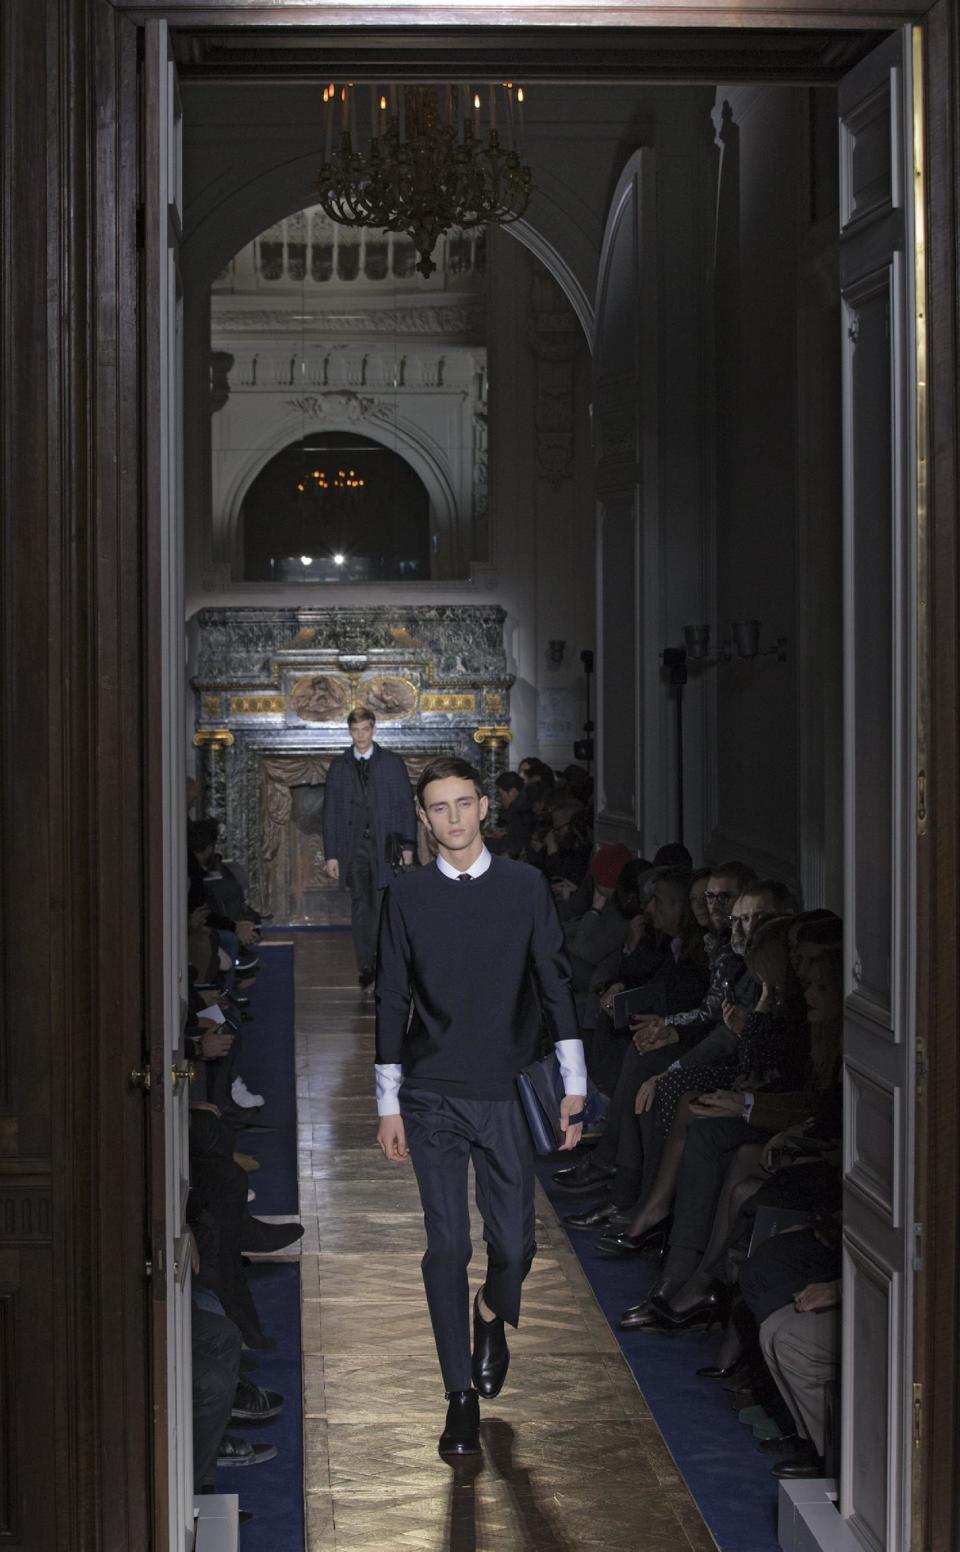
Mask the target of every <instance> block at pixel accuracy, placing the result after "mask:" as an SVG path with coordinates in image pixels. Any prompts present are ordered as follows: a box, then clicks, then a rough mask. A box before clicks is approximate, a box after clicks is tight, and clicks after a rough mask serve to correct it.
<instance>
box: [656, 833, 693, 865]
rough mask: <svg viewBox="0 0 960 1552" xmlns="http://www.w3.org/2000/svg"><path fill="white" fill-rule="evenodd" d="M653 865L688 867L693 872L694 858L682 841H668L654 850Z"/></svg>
mask: <svg viewBox="0 0 960 1552" xmlns="http://www.w3.org/2000/svg"><path fill="white" fill-rule="evenodd" d="M653 865H654V867H655V868H686V870H687V872H688V873H691V872H692V871H693V858H692V857H691V855H690V853H689V852H688V851H687V848H686V847H685V846H684V845H683V843H682V841H668V842H667V844H666V845H665V846H660V847H658V848H657V850H656V851H655V852H654V854H653Z"/></svg>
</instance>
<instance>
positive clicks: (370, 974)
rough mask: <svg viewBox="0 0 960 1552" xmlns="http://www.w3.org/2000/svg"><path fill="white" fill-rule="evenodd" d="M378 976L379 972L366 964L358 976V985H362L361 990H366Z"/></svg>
mask: <svg viewBox="0 0 960 1552" xmlns="http://www.w3.org/2000/svg"><path fill="white" fill-rule="evenodd" d="M376 976H377V973H376V971H375V970H371V969H370V966H369V965H367V966H365V968H364V969H363V970H361V971H360V974H359V975H358V976H357V985H358V986H359V987H360V989H361V991H366V989H367V987H368V986H372V985H373V983H374V981H375V980H376Z"/></svg>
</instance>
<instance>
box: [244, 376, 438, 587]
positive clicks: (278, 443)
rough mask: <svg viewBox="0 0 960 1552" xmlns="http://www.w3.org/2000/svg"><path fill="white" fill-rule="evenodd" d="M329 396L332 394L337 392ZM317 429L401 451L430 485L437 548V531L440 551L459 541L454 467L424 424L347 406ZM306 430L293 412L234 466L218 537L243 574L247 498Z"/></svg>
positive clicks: (301, 418)
mask: <svg viewBox="0 0 960 1552" xmlns="http://www.w3.org/2000/svg"><path fill="white" fill-rule="evenodd" d="M325 397H326V399H327V400H329V399H330V398H331V397H332V396H331V395H326V396H325ZM314 429H322V430H323V431H340V432H343V433H349V434H355V435H362V436H365V437H369V438H370V440H371V442H379V443H380V445H381V446H383V447H389V448H390V449H391V451H392V452H395V453H397V454H398V456H399V457H401V458H402V459H403V460H404V461H405V462H406V463H408V464H409V465H410V467H411V468H412V469H413V470H414V472H415V473H416V474H417V475H418V476H419V478H420V480H421V481H422V483H423V485H424V486H425V488H426V491H427V496H428V498H429V502H430V531H431V549H433V548H434V544H433V536H434V535H436V538H437V541H438V542H437V544H436V549H437V552H438V553H443V552H444V550H448V549H450V548H451V547H454V546H455V544H456V540H457V533H456V529H457V519H458V509H457V498H456V492H455V490H454V487H453V484H452V481H451V479H450V476H449V472H448V471H447V470H446V469H445V468H444V466H443V459H442V456H441V455H440V454H439V453H438V450H437V449H436V448H435V447H432V446H430V445H429V444H428V442H427V439H426V438H425V437H424V436H423V435H422V433H421V432H420V430H419V428H418V427H416V426H412V425H410V424H409V423H408V422H405V421H403V420H400V419H398V420H391V421H390V423H389V425H384V424H382V423H378V422H377V421H376V420H375V419H373V418H372V417H364V416H351V415H350V414H348V413H347V412H346V410H345V409H344V410H341V411H340V412H339V413H338V412H336V411H334V412H333V413H330V412H329V411H327V412H326V413H325V414H324V416H323V420H322V425H320V424H318V426H317V427H315V428H314ZM303 434H304V422H303V416H302V415H300V414H296V415H290V416H287V417H285V418H284V419H283V420H282V421H280V422H279V423H278V424H276V425H274V426H272V427H271V429H270V431H269V432H268V434H267V436H266V437H265V438H264V439H263V441H262V442H261V443H260V445H259V446H258V447H256V448H251V449H250V450H249V452H248V455H247V457H246V458H245V459H244V461H243V463H242V464H241V465H240V466H239V468H237V469H236V470H234V473H233V475H232V477H231V479H230V482H229V484H228V486H227V487H226V490H225V491H224V492H223V495H222V504H221V509H220V512H219V513H216V512H215V513H214V521H215V523H217V521H218V519H219V524H218V526H217V527H216V528H215V530H214V536H213V537H214V543H215V545H216V546H217V551H218V554H219V555H220V557H221V559H222V560H224V561H226V562H227V563H228V564H229V565H230V567H231V570H232V571H233V574H234V577H235V578H237V579H238V580H239V579H240V577H241V575H242V569H243V568H242V558H241V555H240V543H239V536H240V513H241V510H242V507H243V502H244V498H245V497H246V494H247V492H248V490H249V489H250V487H251V485H252V484H253V482H254V480H255V479H256V478H257V475H258V474H260V472H261V471H262V470H263V469H265V468H266V466H267V464H268V463H269V462H270V461H271V459H272V458H275V457H276V455H277V454H278V453H281V452H283V450H284V448H286V447H290V446H292V445H293V443H295V442H297V441H299V440H300V438H301V437H302V436H303Z"/></svg>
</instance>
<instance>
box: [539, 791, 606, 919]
mask: <svg viewBox="0 0 960 1552" xmlns="http://www.w3.org/2000/svg"><path fill="white" fill-rule="evenodd" d="M547 812H548V817H549V825H550V828H549V829H548V830H547V831H546V833H545V835H544V836H543V837H542V839H540V840H536V839H534V838H532V837H531V842H530V846H529V847H528V850H527V860H528V861H529V862H532V863H533V864H534V866H535V867H538V868H539V869H540V871H541V872H542V873H543V874H544V875H545V877H546V878H547V880H548V882H549V884H550V888H551V890H552V891H553V895H554V898H555V899H558V900H566V899H569V898H570V896H571V895H574V894H575V893H576V891H577V890H578V889H579V887H580V885H581V884H582V883H583V880H584V878H585V877H586V875H587V872H588V869H589V865H590V853H591V851H592V849H593V834H592V830H591V825H590V816H589V814H588V813H587V810H586V809H585V808H584V806H583V804H582V803H578V802H577V801H576V800H575V799H574V798H569V797H555V798H554V799H553V800H552V802H550V803H549V804H548V806H547Z"/></svg>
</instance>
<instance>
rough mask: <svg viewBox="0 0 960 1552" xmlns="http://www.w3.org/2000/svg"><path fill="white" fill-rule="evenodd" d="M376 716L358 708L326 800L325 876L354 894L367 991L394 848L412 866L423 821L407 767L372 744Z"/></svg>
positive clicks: (357, 942)
mask: <svg viewBox="0 0 960 1552" xmlns="http://www.w3.org/2000/svg"><path fill="white" fill-rule="evenodd" d="M376 721H377V719H376V716H375V715H374V713H373V712H372V711H370V710H369V709H368V708H367V707H366V706H357V707H355V708H354V710H353V711H351V713H350V715H349V717H348V718H347V727H348V729H349V731H350V744H351V747H350V748H349V749H345V750H344V752H343V754H340V755H338V756H337V758H336V759H335V760H334V761H333V762H332V763H331V766H330V769H329V771H328V772H327V782H326V786H325V788H324V793H323V852H324V858H325V861H324V870H325V872H326V873H327V875H328V876H329V877H330V878H332V879H334V880H337V881H340V880H341V879H342V880H343V882H344V883H345V884H346V886H347V888H348V889H349V891H350V921H351V926H352V928H353V947H354V952H355V953H356V956H357V972H358V979H359V981H360V985H361V986H364V987H366V986H369V985H370V984H371V982H372V981H373V976H374V966H375V964H376V958H377V926H378V924H379V921H380V904H381V901H382V900H383V891H384V889H385V888H386V886H387V884H389V882H390V880H391V878H393V876H394V874H393V867H392V858H391V857H390V856H388V854H387V849H388V845H391V844H392V845H393V846H395V847H397V848H398V849H400V851H401V860H402V861H403V862H404V863H405V864H406V866H408V867H409V865H410V864H411V863H412V861H413V848H414V842H415V839H416V834H417V816H416V813H415V811H414V806H413V794H412V793H411V791H410V780H409V778H408V776H407V768H406V766H405V765H404V763H403V761H402V760H401V758H400V756H399V755H396V754H391V752H390V750H389V749H381V748H380V745H379V744H376V743H374V740H373V733H374V727H375V725H376Z"/></svg>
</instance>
